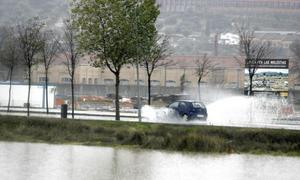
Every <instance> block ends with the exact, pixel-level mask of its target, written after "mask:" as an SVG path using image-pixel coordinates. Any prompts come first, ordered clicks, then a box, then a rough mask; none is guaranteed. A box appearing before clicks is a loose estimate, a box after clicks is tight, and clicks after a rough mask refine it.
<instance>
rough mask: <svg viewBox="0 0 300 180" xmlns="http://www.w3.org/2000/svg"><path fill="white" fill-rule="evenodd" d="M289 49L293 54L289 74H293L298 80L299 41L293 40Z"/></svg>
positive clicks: (299, 63)
mask: <svg viewBox="0 0 300 180" xmlns="http://www.w3.org/2000/svg"><path fill="white" fill-rule="evenodd" d="M290 49H291V51H292V52H293V54H294V58H293V63H292V67H291V72H292V73H295V74H296V75H297V78H300V73H299V72H300V40H299V39H298V40H295V41H294V42H293V43H292V44H291V46H290Z"/></svg>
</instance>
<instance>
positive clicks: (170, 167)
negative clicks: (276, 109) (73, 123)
mask: <svg viewBox="0 0 300 180" xmlns="http://www.w3.org/2000/svg"><path fill="white" fill-rule="evenodd" d="M299 169H300V158H299V157H281V156H256V155H238V154H232V155H215V154H191V153H179V152H166V151H149V150H136V149H120V148H110V147H86V146H69V145H47V144H31V143H6V142H0V175H1V179H9V180H15V179H16V180H19V179H20V180H23V179H26V180H37V179H39V180H41V179H46V180H48V179H49V180H54V179H62V180H77V179H78V180H83V179H88V180H93V179H101V180H102V179H103V180H106V179H107V180H110V179H130V180H133V179H136V180H144V179H145V180H148V179H160V180H161V179H166V180H170V179H172V180H173V179H183V180H187V179H201V180H202V179H214V180H215V179H228V180H235V179H236V180H240V179H272V180H276V179H300V174H299Z"/></svg>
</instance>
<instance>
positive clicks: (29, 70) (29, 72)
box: [27, 67, 31, 117]
mask: <svg viewBox="0 0 300 180" xmlns="http://www.w3.org/2000/svg"><path fill="white" fill-rule="evenodd" d="M30 89H31V67H28V95H27V117H29V115H30V113H29V108H30Z"/></svg>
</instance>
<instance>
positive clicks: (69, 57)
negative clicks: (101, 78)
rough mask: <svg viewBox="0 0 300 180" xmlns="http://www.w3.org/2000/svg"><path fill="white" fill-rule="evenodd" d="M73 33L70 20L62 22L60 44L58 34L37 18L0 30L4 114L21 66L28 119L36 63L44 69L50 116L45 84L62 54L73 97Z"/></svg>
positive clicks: (74, 62) (8, 107)
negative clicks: (5, 71)
mask: <svg viewBox="0 0 300 180" xmlns="http://www.w3.org/2000/svg"><path fill="white" fill-rule="evenodd" d="M74 33H75V30H74V28H72V27H71V23H70V22H69V21H66V22H65V28H64V34H63V36H62V38H60V39H61V40H60V41H59V38H58V35H57V34H56V33H54V31H51V30H49V29H47V27H46V25H45V24H44V23H43V22H41V21H40V20H39V19H38V18H33V19H30V20H28V21H26V22H24V23H22V24H19V25H17V26H13V27H3V28H1V36H0V40H1V41H0V63H1V65H3V66H5V67H6V68H7V69H8V78H7V79H8V80H9V99H8V105H7V111H8V112H9V111H10V101H11V89H12V86H11V85H12V78H13V74H14V70H15V69H16V68H17V67H18V66H22V67H23V68H25V70H26V80H27V82H28V94H27V103H26V107H27V116H29V115H30V95H31V85H32V70H33V67H34V66H36V65H37V64H41V65H42V66H43V67H44V72H45V91H46V98H45V99H46V112H47V114H48V113H49V105H48V84H49V78H48V77H49V70H50V68H51V66H52V64H53V63H54V60H55V59H57V57H56V56H57V55H58V54H59V53H63V54H65V63H64V64H65V65H66V67H67V70H68V72H69V74H70V79H71V85H72V97H73V96H74V74H75V69H76V65H77V64H78V59H79V58H78V54H79V51H78V50H77V49H76V48H77V47H76V43H75V35H74ZM72 117H74V103H72Z"/></svg>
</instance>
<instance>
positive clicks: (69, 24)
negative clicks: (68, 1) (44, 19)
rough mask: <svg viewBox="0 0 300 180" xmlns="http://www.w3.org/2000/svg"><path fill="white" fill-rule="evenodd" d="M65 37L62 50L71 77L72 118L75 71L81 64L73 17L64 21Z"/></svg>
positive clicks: (61, 45)
mask: <svg viewBox="0 0 300 180" xmlns="http://www.w3.org/2000/svg"><path fill="white" fill-rule="evenodd" d="M64 25H65V27H64V38H63V42H62V43H60V47H61V51H62V52H63V54H64V56H65V59H66V61H65V62H64V65H65V66H66V67H67V70H68V73H69V76H70V79H71V96H72V97H71V98H72V100H71V101H72V102H71V103H72V118H73V119H74V108H75V99H74V83H75V72H76V68H77V65H78V64H79V55H80V52H79V49H78V44H77V41H76V28H75V26H74V24H73V20H72V19H67V20H65V21H64Z"/></svg>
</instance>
